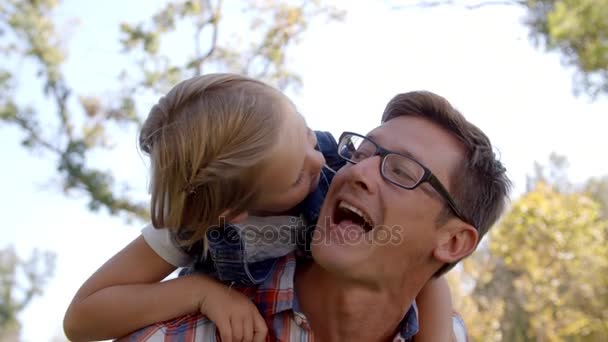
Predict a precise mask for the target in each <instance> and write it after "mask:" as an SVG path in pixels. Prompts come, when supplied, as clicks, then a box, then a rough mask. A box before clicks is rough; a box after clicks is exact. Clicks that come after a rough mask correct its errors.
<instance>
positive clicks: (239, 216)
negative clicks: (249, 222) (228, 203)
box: [220, 209, 249, 223]
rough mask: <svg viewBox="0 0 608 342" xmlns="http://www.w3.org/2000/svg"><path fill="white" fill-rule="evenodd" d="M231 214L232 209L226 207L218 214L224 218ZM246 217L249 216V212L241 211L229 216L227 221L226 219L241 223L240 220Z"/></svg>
mask: <svg viewBox="0 0 608 342" xmlns="http://www.w3.org/2000/svg"><path fill="white" fill-rule="evenodd" d="M232 215H234V214H233V213H232V211H231V210H229V209H226V210H224V211H223V212H222V213H221V214H220V217H224V218H225V219H227V218H229V217H231V216H232ZM247 217H249V212H247V211H243V212H241V213H239V214H237V215H235V216H233V217H231V218H230V219H229V220H227V221H228V223H241V222H243V221H245V219H247Z"/></svg>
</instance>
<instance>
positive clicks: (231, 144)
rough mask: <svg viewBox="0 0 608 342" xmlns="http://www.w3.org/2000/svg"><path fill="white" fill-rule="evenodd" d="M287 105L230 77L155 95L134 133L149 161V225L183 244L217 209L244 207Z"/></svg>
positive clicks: (256, 84) (203, 79) (196, 237)
mask: <svg viewBox="0 0 608 342" xmlns="http://www.w3.org/2000/svg"><path fill="white" fill-rule="evenodd" d="M288 104H290V102H289V100H288V99H287V97H285V96H284V95H283V94H281V93H280V92H279V91H278V90H276V89H274V88H272V87H270V86H268V85H266V84H264V83H262V82H260V81H256V80H254V79H251V78H248V77H244V76H240V75H235V74H210V75H205V76H199V77H194V78H191V79H189V80H186V81H183V82H181V83H179V84H178V85H176V86H175V87H174V88H173V89H171V91H169V93H168V94H167V95H166V96H164V97H162V98H161V99H160V100H159V102H158V104H156V105H155V106H154V107H152V110H151V111H150V114H149V115H148V118H147V119H146V121H145V122H144V124H143V127H142V129H141V132H140V134H139V145H140V148H141V150H142V151H144V152H145V153H147V154H148V155H149V156H150V160H151V169H152V170H151V171H152V175H151V194H152V198H151V210H150V212H151V216H152V224H153V225H154V227H156V228H161V227H163V228H169V229H172V230H173V231H174V232H175V233H176V234H175V236H177V237H178V241H179V242H181V243H183V244H185V245H189V244H192V243H194V242H196V241H200V240H203V238H204V237H205V233H206V231H207V229H208V228H209V227H210V226H213V225H217V224H220V220H221V219H220V215H222V213H223V212H224V211H226V210H229V211H230V213H231V214H232V216H234V215H237V214H239V213H240V212H242V211H245V210H247V209H250V208H251V206H252V205H254V204H255V202H256V200H257V197H258V194H259V192H260V189H259V186H258V178H259V176H260V171H261V169H262V168H263V166H264V161H265V160H266V159H267V158H268V157H269V155H270V153H271V152H272V148H273V147H274V146H275V145H276V144H277V141H278V138H279V130H280V126H281V123H282V121H283V116H282V115H281V112H282V111H284V110H286V108H288V107H286V106H287V105H288ZM229 215H230V214H229ZM230 218H231V217H226V218H225V219H226V220H229V219H230Z"/></svg>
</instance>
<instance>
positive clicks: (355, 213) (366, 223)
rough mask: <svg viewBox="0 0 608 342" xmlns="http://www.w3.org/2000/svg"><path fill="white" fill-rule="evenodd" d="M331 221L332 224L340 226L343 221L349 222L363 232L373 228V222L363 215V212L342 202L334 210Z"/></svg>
mask: <svg viewBox="0 0 608 342" xmlns="http://www.w3.org/2000/svg"><path fill="white" fill-rule="evenodd" d="M333 221H334V222H333V223H334V224H340V223H341V222H343V221H350V223H351V224H355V225H358V226H360V227H361V228H363V230H365V232H369V231H370V230H372V229H373V228H374V222H373V221H372V220H371V218H370V217H369V215H367V214H366V213H365V211H363V210H362V209H360V208H357V207H355V206H354V205H353V204H351V203H348V202H346V201H343V200H341V201H339V202H338V204H337V205H336V207H335V208H334V213H333Z"/></svg>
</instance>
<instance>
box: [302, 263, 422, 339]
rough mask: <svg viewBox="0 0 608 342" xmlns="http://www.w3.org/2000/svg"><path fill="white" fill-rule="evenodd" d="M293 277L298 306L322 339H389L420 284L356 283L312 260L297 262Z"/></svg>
mask: <svg viewBox="0 0 608 342" xmlns="http://www.w3.org/2000/svg"><path fill="white" fill-rule="evenodd" d="M295 281H296V283H295V287H296V295H297V298H298V302H299V306H300V309H301V310H302V312H303V313H304V315H305V316H306V317H307V319H308V322H309V324H310V327H311V329H312V331H313V332H314V335H315V340H316V341H322V342H331V341H391V340H392V339H393V337H394V336H395V335H396V334H397V332H398V329H399V324H400V322H401V320H402V319H403V317H404V316H405V314H406V313H407V311H408V309H409V308H410V307H411V304H412V302H413V300H414V298H415V296H416V294H417V293H418V292H419V291H420V287H421V286H407V285H408V284H403V285H404V286H400V287H399V289H388V288H382V287H374V286H369V285H364V284H355V283H354V282H351V281H348V280H346V279H341V278H337V277H335V276H333V275H332V274H330V273H329V272H327V271H325V270H323V269H322V268H321V267H320V266H318V265H317V264H315V263H311V264H310V265H302V267H300V266H298V270H297V272H296V277H295ZM411 285H414V284H411ZM408 287H410V289H408Z"/></svg>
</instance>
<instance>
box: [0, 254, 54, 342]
mask: <svg viewBox="0 0 608 342" xmlns="http://www.w3.org/2000/svg"><path fill="white" fill-rule="evenodd" d="M54 266H55V256H54V254H52V253H49V252H39V251H34V252H33V253H32V255H31V256H30V257H29V258H28V259H27V260H23V259H21V258H19V256H18V255H17V253H16V252H15V250H14V249H13V248H11V247H6V248H4V249H1V250H0V341H17V340H19V338H18V337H19V330H20V324H19V321H18V320H17V315H18V314H19V313H20V312H21V311H22V310H23V309H24V308H25V307H26V306H27V305H28V304H29V303H30V302H31V300H32V299H33V298H34V297H35V296H38V295H41V294H42V289H43V288H44V286H45V284H46V282H47V281H48V279H49V278H50V277H51V276H52V274H53V271H54Z"/></svg>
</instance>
